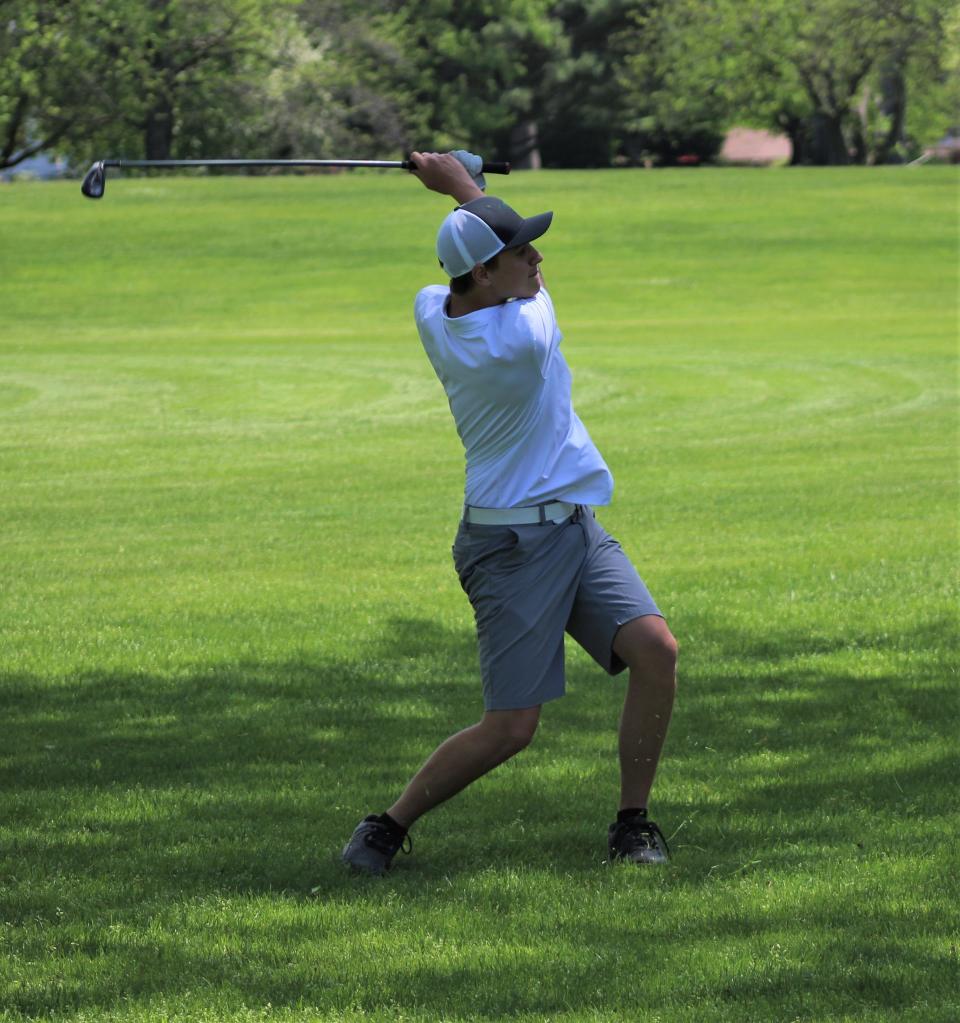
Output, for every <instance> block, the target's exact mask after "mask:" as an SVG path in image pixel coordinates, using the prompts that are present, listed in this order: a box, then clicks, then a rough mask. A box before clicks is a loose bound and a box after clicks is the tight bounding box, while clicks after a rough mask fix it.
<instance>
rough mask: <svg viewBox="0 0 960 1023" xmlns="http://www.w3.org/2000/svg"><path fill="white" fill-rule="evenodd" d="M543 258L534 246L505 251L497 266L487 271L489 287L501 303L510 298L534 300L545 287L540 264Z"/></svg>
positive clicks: (501, 254)
mask: <svg viewBox="0 0 960 1023" xmlns="http://www.w3.org/2000/svg"><path fill="white" fill-rule="evenodd" d="M542 262H543V256H541V255H540V253H539V252H538V251H537V250H536V249H535V248H534V247H533V246H532V245H529V244H527V245H520V246H518V247H517V248H515V249H504V250H503V251H502V252H501V253H500V258H499V259H498V260H497V265H496V266H495V267H494V268H493V269H492V270H487V271H486V272H487V276H488V278H489V286H490V287H491V288H492V289H493V292H494V294H495V295H496V297H497V300H498V301H499V302H506V301H507V299H508V298H533V296H534V295H536V294H537V292H538V291H539V290H540V289H541V288H542V287H543V281H542V280H541V278H540V264H541V263H542Z"/></svg>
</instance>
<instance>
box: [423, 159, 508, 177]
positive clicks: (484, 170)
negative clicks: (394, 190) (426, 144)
mask: <svg viewBox="0 0 960 1023" xmlns="http://www.w3.org/2000/svg"><path fill="white" fill-rule="evenodd" d="M403 167H404V168H406V169H407V170H416V169H417V165H416V164H415V163H414V162H413V160H409V159H408V160H404V161H403ZM480 173H481V174H509V173H510V164H509V163H506V162H505V161H504V162H502V163H497V162H495V161H494V162H492V163H488V162H487V161H484V164H483V166H482V167H481V168H480Z"/></svg>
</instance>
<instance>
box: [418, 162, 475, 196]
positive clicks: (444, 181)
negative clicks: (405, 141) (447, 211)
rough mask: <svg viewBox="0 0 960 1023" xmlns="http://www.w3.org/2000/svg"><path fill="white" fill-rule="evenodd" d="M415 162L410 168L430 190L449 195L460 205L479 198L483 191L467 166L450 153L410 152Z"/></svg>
mask: <svg viewBox="0 0 960 1023" xmlns="http://www.w3.org/2000/svg"><path fill="white" fill-rule="evenodd" d="M410 159H411V161H412V162H413V163H415V164H416V168H415V169H413V170H411V172H410V173H411V174H415V175H416V176H417V177H418V178H419V179H420V180H421V181H422V182H423V183H424V185H425V186H426V187H427V188H429V189H430V191H431V192H439V193H440V194H441V195H451V196H453V198H454V199H456V200H457V202H458V203H459V204H460V205H461V206H462V205H463V204H464V203H465V202H470V200H471V199H480V198H482V197H483V192H482V191H481V189H480V188H479V187H478V185H477V183H476V182H475V181H474V180H473V178H471V177H470V174H469V173H468V171H467V168H466V167H464V165H463V164H462V163H461V162H460V161H459V160H458V159H457V158H456V157H455V156H454V155H453V154H452V153H411V154H410Z"/></svg>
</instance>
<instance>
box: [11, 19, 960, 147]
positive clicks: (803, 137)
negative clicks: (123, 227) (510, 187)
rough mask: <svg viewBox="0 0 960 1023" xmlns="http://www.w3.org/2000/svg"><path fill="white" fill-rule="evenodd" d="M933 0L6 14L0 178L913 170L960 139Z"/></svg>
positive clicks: (945, 33) (953, 70) (957, 78)
mask: <svg viewBox="0 0 960 1023" xmlns="http://www.w3.org/2000/svg"><path fill="white" fill-rule="evenodd" d="M958 10H960V8H958V6H957V5H956V4H954V3H946V2H943V0H709V2H708V0H471V2H465V0H417V2H400V0H300V2H294V0H0V167H10V166H15V165H16V164H17V163H18V162H20V161H21V160H23V159H25V158H26V157H28V156H31V155H34V154H35V153H38V152H41V151H47V152H48V153H50V154H53V153H57V154H61V155H66V156H68V157H70V158H71V159H73V160H74V161H76V162H77V164H79V165H82V164H84V163H85V162H86V161H88V160H90V159H92V158H94V157H102V156H126V157H130V158H134V157H146V158H148V159H164V158H169V157H174V158H181V159H183V158H189V157H210V156H229V155H247V156H263V157H273V158H278V159H279V158H288V157H357V158H369V157H377V158H391V157H394V156H398V155H400V154H402V153H404V152H406V151H409V150H411V149H421V148H429V149H448V148H455V147H461V146H463V147H468V148H474V149H476V150H478V151H480V152H483V153H484V154H485V155H486V156H488V157H489V158H494V157H500V158H506V159H510V160H512V161H513V162H514V163H515V164H517V165H519V166H537V165H539V164H541V163H542V164H543V165H544V166H554V167H594V166H596V167H605V166H610V165H614V164H618V163H625V164H638V163H649V162H653V163H656V164H671V163H676V162H678V161H684V160H693V159H699V160H710V159H712V158H713V157H715V156H716V154H717V153H718V151H719V148H720V145H721V142H722V138H723V135H724V132H725V130H726V129H727V128H728V127H730V126H731V125H733V124H741V125H745V126H752V127H758V128H767V129H770V130H773V131H777V132H782V133H785V134H787V135H789V137H790V139H791V141H792V143H793V153H794V157H793V159H794V162H796V163H812V164H839V163H886V162H890V161H895V160H903V159H909V158H912V157H914V156H916V155H918V153H919V152H920V151H921V149H922V147H923V146H925V145H928V144H930V143H932V142H934V141H935V140H936V139H937V138H939V137H940V136H942V135H943V134H944V133H945V131H947V130H948V129H949V128H951V126H952V124H953V123H954V122H955V121H956V120H958V119H960V115H958V110H960V67H958V52H960V50H958V47H957V37H958V33H960V15H958Z"/></svg>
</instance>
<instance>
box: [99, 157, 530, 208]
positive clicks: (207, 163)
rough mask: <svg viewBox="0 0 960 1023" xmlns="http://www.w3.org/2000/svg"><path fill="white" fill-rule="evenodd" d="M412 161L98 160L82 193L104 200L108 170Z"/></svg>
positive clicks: (398, 163) (398, 164)
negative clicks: (114, 168)
mask: <svg viewBox="0 0 960 1023" xmlns="http://www.w3.org/2000/svg"><path fill="white" fill-rule="evenodd" d="M415 166H416V165H415V164H414V163H412V162H411V161H410V160H97V162H96V163H94V165H93V166H92V167H91V168H90V170H89V171H87V176H86V177H85V178H84V179H83V184H82V185H81V186H80V191H81V192H83V194H84V195H85V196H86V197H87V198H88V199H100V198H102V196H103V192H104V189H105V188H106V184H107V168H108V167H118V168H121V169H122V168H129V167H136V168H140V167H167V168H173V167H380V168H397V169H399V170H411V169H413V168H415ZM482 172H483V173H484V174H509V173H510V164H509V163H484V164H483V168H482Z"/></svg>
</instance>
